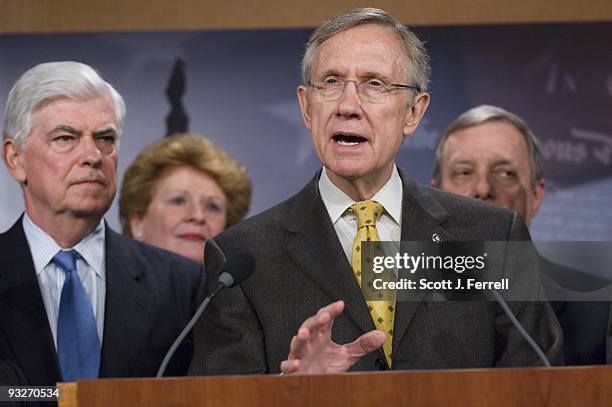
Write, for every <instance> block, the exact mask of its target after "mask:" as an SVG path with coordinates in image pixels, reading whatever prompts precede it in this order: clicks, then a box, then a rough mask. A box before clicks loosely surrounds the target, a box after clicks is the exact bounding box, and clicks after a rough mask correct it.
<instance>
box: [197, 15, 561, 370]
mask: <svg viewBox="0 0 612 407" xmlns="http://www.w3.org/2000/svg"><path fill="white" fill-rule="evenodd" d="M302 67H303V76H304V83H305V84H304V85H301V86H298V90H297V92H298V99H299V103H300V108H301V111H302V116H303V119H304V123H305V125H306V127H307V128H309V129H310V131H311V134H312V141H313V145H314V149H315V151H316V153H317V155H318V157H319V159H320V160H321V162H322V164H323V170H322V171H320V172H319V173H317V174H316V176H315V178H314V179H313V180H312V181H311V182H310V183H308V184H307V185H306V186H305V187H304V189H303V190H302V191H301V192H299V193H298V194H297V195H295V196H293V197H292V198H290V199H288V200H287V201H285V202H283V203H281V204H280V205H278V206H276V207H274V208H272V209H270V210H268V211H266V212H264V213H262V214H260V215H258V216H255V217H253V218H251V219H249V220H247V221H244V222H242V223H241V224H240V225H238V226H237V227H233V228H230V229H228V230H227V231H226V232H224V233H222V234H221V235H219V236H218V237H217V238H215V239H214V242H215V244H207V248H206V257H205V263H206V267H207V270H208V272H209V273H213V274H212V275H213V277H212V278H210V279H209V282H210V283H211V284H213V283H214V280H216V277H215V276H214V275H215V273H217V271H218V269H219V266H220V265H221V264H222V262H223V261H224V259H225V258H230V257H231V256H233V255H234V254H236V253H237V252H239V251H242V250H248V251H250V252H252V253H253V255H254V256H255V259H256V263H257V265H256V269H255V271H254V273H253V275H252V276H251V277H250V278H249V279H247V280H245V281H244V282H243V283H242V284H240V285H239V286H238V287H235V288H232V289H229V290H226V291H225V292H224V293H221V294H220V295H219V297H217V299H216V300H215V301H214V302H213V303H211V308H210V309H208V310H207V313H205V314H204V316H203V318H201V320H200V321H199V322H198V324H197V325H196V328H195V332H194V339H195V343H196V349H195V353H194V358H193V361H192V365H191V369H190V373H191V374H232V373H266V372H279V371H281V370H282V372H283V373H294V372H302V373H318V372H340V371H345V370H347V369H349V368H350V369H352V370H376V369H378V370H385V369H388V368H390V367H392V368H393V369H430V368H464V367H486V366H524V365H534V364H538V363H539V361H538V360H537V356H536V355H535V353H534V352H533V351H532V350H531V349H530V348H529V347H528V345H527V344H526V343H525V342H524V341H523V339H522V338H520V336H519V334H518V333H517V331H516V330H515V329H514V328H513V327H512V325H511V323H510V322H509V320H508V318H507V317H506V316H505V315H504V313H503V312H502V310H501V308H500V307H499V306H498V305H497V304H496V303H492V302H486V301H470V302H457V301H455V302H434V301H424V297H422V296H420V297H418V296H417V298H414V299H413V301H399V300H398V301H397V303H393V302H390V303H389V304H387V303H385V306H384V307H380V308H377V307H378V305H379V304H377V303H382V301H368V302H366V301H365V299H364V295H363V294H362V291H361V289H360V278H361V274H360V265H359V264H358V261H359V260H358V256H357V255H356V253H357V254H358V252H359V248H360V244H361V242H362V241H363V240H367V239H366V238H365V237H364V238H361V237H360V236H365V234H367V236H368V238H369V237H371V238H372V240H386V241H400V240H416V241H419V240H420V241H428V242H431V241H432V240H434V241H449V240H466V241H471V240H528V239H529V234H528V231H527V229H526V227H525V225H524V224H523V222H522V221H521V220H520V217H519V216H518V215H517V214H516V213H513V212H510V211H507V210H502V209H498V208H494V207H490V206H489V205H486V204H482V203H477V202H474V201H470V200H467V199H465V198H460V197H456V196H453V195H450V194H446V193H443V192H440V191H437V190H434V189H430V188H426V187H423V186H420V185H418V184H416V183H415V182H414V181H413V180H411V178H410V176H409V175H408V174H406V173H405V172H403V171H402V170H400V169H398V168H397V167H396V166H395V163H394V161H395V156H396V155H397V154H398V152H399V149H400V146H401V144H402V142H403V140H404V138H405V137H407V136H408V135H410V134H412V133H413V132H414V131H415V130H416V128H417V126H418V124H419V122H420V120H421V118H422V117H423V115H424V113H425V110H426V109H427V106H428V104H429V94H428V93H427V91H426V90H427V85H428V77H429V66H428V58H427V54H426V51H425V48H424V47H423V45H422V43H421V42H420V41H419V40H418V38H416V36H415V35H414V34H413V33H412V32H411V31H410V30H409V29H407V28H406V27H404V26H403V25H401V24H400V23H399V22H397V21H396V20H395V19H394V18H393V17H392V16H390V15H389V14H388V13H386V12H384V11H382V10H378V9H372V8H369V9H358V10H353V11H351V12H349V13H346V14H343V15H339V16H336V17H334V18H332V19H330V20H329V21H327V22H325V23H324V24H323V25H322V26H320V27H319V28H318V29H317V30H316V31H315V32H314V33H313V34H312V36H311V37H310V40H309V42H308V44H307V46H306V52H305V55H304V59H303V66H302ZM361 208H363V210H362V209H361ZM360 211H363V212H364V213H365V212H372V215H371V216H372V218H371V219H365V220H363V222H362V219H364V215H362V214H360V213H359V212H360ZM365 217H367V216H365ZM363 233H365V234H363ZM209 276H211V274H209ZM537 290H538V292H539V286H538V287H537ZM538 295H540V294H538ZM334 301H335V302H334ZM330 302H332V303H331V304H330ZM328 304H329V305H328ZM317 310H319V311H317ZM513 310H514V312H515V313H516V315H517V316H518V318H519V320H520V321H521V322H522V324H523V325H524V326H525V328H526V329H527V331H529V333H530V334H531V335H532V336H533V337H534V338H535V339H536V341H537V342H538V343H539V344H540V346H541V347H542V348H543V349H544V350H545V352H546V353H547V354H548V356H549V358H551V359H552V360H553V361H557V358H558V356H559V350H560V347H561V339H560V333H559V327H558V322H557V321H556V319H555V317H554V314H552V311H551V310H550V308H549V306H548V304H547V303H545V302H534V303H516V304H513ZM315 313H316V314H315ZM313 314H314V315H313ZM389 322H391V324H390V325H388V324H389ZM332 325H333V329H332Z"/></svg>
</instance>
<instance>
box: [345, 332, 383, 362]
mask: <svg viewBox="0 0 612 407" xmlns="http://www.w3.org/2000/svg"><path fill="white" fill-rule="evenodd" d="M386 338H387V335H386V334H385V333H384V332H383V331H370V332H367V333H365V334H363V335H361V336H360V337H359V338H357V339H355V340H354V341H353V342H351V343H349V344H348V345H346V350H347V353H348V354H349V355H350V356H351V357H352V358H357V360H358V359H359V358H361V357H362V356H364V355H366V354H368V353H370V352H372V351H375V350H376V349H378V348H380V347H381V346H383V345H384V344H385V339H386ZM357 360H355V362H356V361H357ZM353 363H354V362H353Z"/></svg>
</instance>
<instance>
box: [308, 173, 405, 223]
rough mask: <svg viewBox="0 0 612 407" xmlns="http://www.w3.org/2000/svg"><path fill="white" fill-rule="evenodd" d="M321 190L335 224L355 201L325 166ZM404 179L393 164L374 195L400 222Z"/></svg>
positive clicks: (391, 215)
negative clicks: (384, 180)
mask: <svg viewBox="0 0 612 407" xmlns="http://www.w3.org/2000/svg"><path fill="white" fill-rule="evenodd" d="M319 192H320V193H321V198H322V199H323V203H324V204H325V207H326V208H327V213H328V214H329V217H330V219H331V221H332V223H333V224H335V223H336V222H337V221H338V220H339V219H340V217H342V215H343V214H344V212H345V211H346V209H347V208H348V207H349V206H351V205H352V204H354V203H355V202H356V201H354V200H353V199H352V198H351V197H349V196H348V195H347V194H346V193H344V191H342V190H341V189H340V188H338V187H337V186H336V185H335V184H334V183H333V182H331V180H330V179H329V177H328V176H327V170H326V168H325V167H323V171H322V172H321V177H320V178H319ZM402 194H403V186H402V180H401V178H400V176H399V172H398V170H397V166H396V165H395V164H394V165H393V171H392V172H391V177H390V178H389V180H388V181H387V182H386V183H385V185H383V187H382V188H381V189H379V190H378V192H376V194H374V196H373V197H372V200H373V201H376V202H378V203H380V204H382V205H383V206H384V207H385V211H386V213H387V214H388V215H389V216H390V217H391V218H392V219H393V220H394V221H395V222H396V223H397V224H398V225H401V221H402Z"/></svg>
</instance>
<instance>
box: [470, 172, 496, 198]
mask: <svg viewBox="0 0 612 407" xmlns="http://www.w3.org/2000/svg"><path fill="white" fill-rule="evenodd" d="M472 197H473V198H476V199H481V200H483V201H492V200H494V199H495V185H494V183H493V180H491V179H490V177H489V176H488V175H481V176H479V177H478V179H477V180H476V183H475V185H474V189H473V191H472Z"/></svg>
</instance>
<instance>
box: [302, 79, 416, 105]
mask: <svg viewBox="0 0 612 407" xmlns="http://www.w3.org/2000/svg"><path fill="white" fill-rule="evenodd" d="M349 82H353V83H354V84H355V88H356V89H357V94H358V95H359V97H360V98H361V100H362V101H363V102H371V103H380V102H384V101H385V100H386V99H387V97H388V95H389V94H390V93H391V92H393V91H396V90H404V89H413V90H416V91H417V92H419V93H420V92H421V88H419V87H418V86H415V85H402V84H399V83H389V84H387V83H385V82H384V81H382V80H380V79H377V78H368V79H363V80H359V81H355V80H350V79H342V78H336V77H331V78H327V79H325V80H324V81H323V82H318V83H315V82H312V81H308V82H307V83H306V85H308V86H310V87H312V88H314V89H316V90H317V91H318V92H319V93H320V94H321V96H323V99H325V100H327V101H334V100H338V99H340V98H341V97H342V95H344V90H345V89H346V85H347V84H348V83H349Z"/></svg>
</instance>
